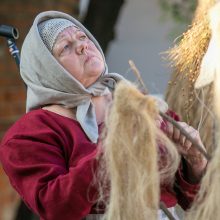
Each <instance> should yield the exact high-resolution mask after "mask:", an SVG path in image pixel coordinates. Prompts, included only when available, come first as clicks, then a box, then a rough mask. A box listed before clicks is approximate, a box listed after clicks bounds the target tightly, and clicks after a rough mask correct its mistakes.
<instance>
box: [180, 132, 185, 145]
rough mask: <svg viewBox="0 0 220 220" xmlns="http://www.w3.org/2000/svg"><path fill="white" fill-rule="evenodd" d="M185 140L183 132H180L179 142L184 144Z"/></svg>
mask: <svg viewBox="0 0 220 220" xmlns="http://www.w3.org/2000/svg"><path fill="white" fill-rule="evenodd" d="M185 141H186V137H185V136H184V135H183V134H181V135H180V144H181V145H184V143H185Z"/></svg>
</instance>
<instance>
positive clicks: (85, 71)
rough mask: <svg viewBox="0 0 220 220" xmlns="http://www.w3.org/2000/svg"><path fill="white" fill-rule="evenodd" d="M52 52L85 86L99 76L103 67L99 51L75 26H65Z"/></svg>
mask: <svg viewBox="0 0 220 220" xmlns="http://www.w3.org/2000/svg"><path fill="white" fill-rule="evenodd" d="M52 54H53V55H54V57H55V58H56V59H57V60H58V62H59V63H60V64H61V65H62V66H63V67H64V68H65V69H66V70H67V71H68V72H69V73H70V74H71V75H73V76H74V77H75V78H76V79H77V80H78V81H79V82H80V83H81V84H82V85H83V86H84V87H86V88H87V87H89V86H90V85H92V84H93V83H94V82H95V81H96V80H97V79H98V78H99V76H100V75H101V73H102V72H103V71H104V68H105V64H104V60H103V57H102V55H101V53H100V51H99V50H98V49H97V48H96V46H95V45H94V43H93V42H92V41H91V40H90V39H89V38H88V37H87V36H86V34H85V33H84V32H83V31H82V30H80V29H79V28H77V27H69V28H66V29H64V31H62V32H61V33H60V34H59V35H58V38H57V40H56V42H55V44H54V47H53V51H52Z"/></svg>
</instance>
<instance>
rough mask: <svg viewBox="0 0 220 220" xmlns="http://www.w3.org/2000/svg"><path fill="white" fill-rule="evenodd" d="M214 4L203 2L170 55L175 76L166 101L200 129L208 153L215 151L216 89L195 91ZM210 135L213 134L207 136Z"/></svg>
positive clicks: (207, 88) (208, 1) (168, 53)
mask: <svg viewBox="0 0 220 220" xmlns="http://www.w3.org/2000/svg"><path fill="white" fill-rule="evenodd" d="M214 4H215V0H200V1H199V3H198V6H197V9H196V12H195V17H194V20H193V22H192V25H191V27H190V28H189V29H188V31H187V32H186V33H184V34H183V37H182V40H181V41H180V42H179V44H178V45H176V46H174V47H173V48H172V49H170V50H168V51H167V58H168V60H169V61H170V62H171V66H172V67H173V69H174V72H173V74H172V76H171V81H170V82H169V86H168V88H167V94H166V100H167V102H168V104H169V106H170V108H171V109H173V110H174V111H175V112H177V113H178V114H179V115H180V116H181V117H182V120H183V121H186V122H187V123H188V124H190V125H191V126H193V127H195V128H198V129H199V131H200V134H201V137H202V141H203V143H204V145H205V146H206V148H207V151H208V153H211V152H212V151H213V149H212V147H213V135H212V133H211V132H212V129H213V118H212V115H211V114H210V112H212V109H213V106H212V104H213V85H212V84H211V85H209V86H207V87H205V88H203V89H200V90H194V83H195V81H196V79H197V77H198V75H199V71H200V65H201V61H202V58H203V56H204V54H205V53H206V50H207V47H208V44H209V40H210V28H209V18H208V15H207V12H208V10H209V9H210V8H211V7H212V6H213V5H214ZM207 131H210V132H207Z"/></svg>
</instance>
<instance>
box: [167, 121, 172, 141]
mask: <svg viewBox="0 0 220 220" xmlns="http://www.w3.org/2000/svg"><path fill="white" fill-rule="evenodd" d="M167 136H168V137H169V138H172V137H173V125H172V124H171V123H169V122H167Z"/></svg>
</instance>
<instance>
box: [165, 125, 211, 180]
mask: <svg viewBox="0 0 220 220" xmlns="http://www.w3.org/2000/svg"><path fill="white" fill-rule="evenodd" d="M178 123H179V124H180V125H181V127H182V128H183V129H185V130H186V131H187V133H189V134H190V135H191V137H192V138H194V140H195V141H196V142H197V143H198V144H200V145H201V146H203V144H202V141H201V139H200V135H199V132H198V131H197V130H195V129H194V128H193V127H191V126H189V125H188V124H186V123H185V122H178ZM167 136H168V137H169V138H170V139H172V140H173V141H174V142H175V143H176V144H177V147H178V150H179V153H180V154H181V155H182V156H183V157H184V159H185V160H186V162H187V175H186V177H187V179H188V180H189V181H190V182H192V183H196V182H199V181H200V180H201V178H202V176H203V174H204V171H205V168H206V166H207V163H208V161H207V159H206V158H205V157H204V156H203V155H202V154H201V153H200V152H199V151H198V150H197V148H196V147H194V146H193V144H192V142H190V141H189V140H188V139H187V138H186V137H185V136H184V135H183V134H181V132H180V130H179V129H178V128H176V127H174V126H173V125H172V124H171V123H169V122H167ZM203 149H204V150H205V147H204V146H203Z"/></svg>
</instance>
